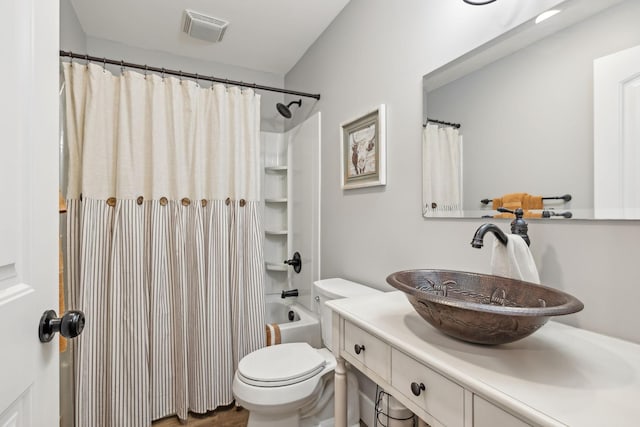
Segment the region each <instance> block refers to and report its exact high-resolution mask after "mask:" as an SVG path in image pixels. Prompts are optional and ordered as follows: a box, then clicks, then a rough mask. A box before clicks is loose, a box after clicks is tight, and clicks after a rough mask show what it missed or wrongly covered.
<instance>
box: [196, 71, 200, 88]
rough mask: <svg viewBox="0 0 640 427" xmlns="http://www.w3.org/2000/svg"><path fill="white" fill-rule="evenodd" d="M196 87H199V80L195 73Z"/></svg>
mask: <svg viewBox="0 0 640 427" xmlns="http://www.w3.org/2000/svg"><path fill="white" fill-rule="evenodd" d="M196 87H200V82H198V73H196Z"/></svg>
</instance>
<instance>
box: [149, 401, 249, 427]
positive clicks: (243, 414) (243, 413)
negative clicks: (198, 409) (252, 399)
mask: <svg viewBox="0 0 640 427" xmlns="http://www.w3.org/2000/svg"><path fill="white" fill-rule="evenodd" d="M248 419H249V411H247V410H246V409H243V408H236V406H234V405H231V406H229V407H221V408H218V409H216V410H215V411H212V412H209V413H207V414H192V413H190V414H189V419H188V420H187V421H186V422H181V421H180V420H179V419H178V417H175V416H174V417H168V418H164V419H162V420H158V421H155V422H154V423H153V427H178V426H179V427H184V426H188V427H212V426H215V427H246V426H247V420H248Z"/></svg>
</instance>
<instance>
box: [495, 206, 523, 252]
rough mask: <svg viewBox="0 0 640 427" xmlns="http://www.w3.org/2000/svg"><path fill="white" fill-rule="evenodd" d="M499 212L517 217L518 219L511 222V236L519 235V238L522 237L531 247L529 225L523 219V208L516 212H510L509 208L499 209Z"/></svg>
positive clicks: (515, 210)
mask: <svg viewBox="0 0 640 427" xmlns="http://www.w3.org/2000/svg"><path fill="white" fill-rule="evenodd" d="M497 210H498V212H508V213H512V214H514V215H515V216H516V219H514V220H513V221H511V234H517V235H518V236H520V237H522V239H523V240H524V241H525V242H526V244H527V246H529V245H531V240H529V225H528V224H527V221H525V220H524V218H523V216H524V211H523V210H522V208H517V209H514V210H510V209H507V208H498V209H497Z"/></svg>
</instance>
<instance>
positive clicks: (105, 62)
mask: <svg viewBox="0 0 640 427" xmlns="http://www.w3.org/2000/svg"><path fill="white" fill-rule="evenodd" d="M102 72H103V73H106V72H107V58H105V57H104V56H103V57H102Z"/></svg>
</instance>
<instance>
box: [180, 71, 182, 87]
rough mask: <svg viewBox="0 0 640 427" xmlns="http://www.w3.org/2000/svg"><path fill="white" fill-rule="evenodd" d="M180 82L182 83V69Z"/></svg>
mask: <svg viewBox="0 0 640 427" xmlns="http://www.w3.org/2000/svg"><path fill="white" fill-rule="evenodd" d="M180 84H182V70H180Z"/></svg>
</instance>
